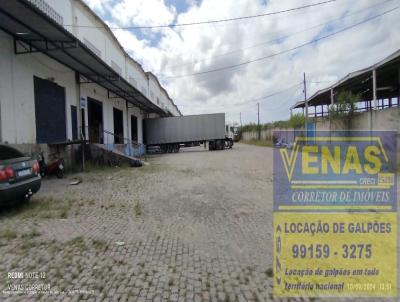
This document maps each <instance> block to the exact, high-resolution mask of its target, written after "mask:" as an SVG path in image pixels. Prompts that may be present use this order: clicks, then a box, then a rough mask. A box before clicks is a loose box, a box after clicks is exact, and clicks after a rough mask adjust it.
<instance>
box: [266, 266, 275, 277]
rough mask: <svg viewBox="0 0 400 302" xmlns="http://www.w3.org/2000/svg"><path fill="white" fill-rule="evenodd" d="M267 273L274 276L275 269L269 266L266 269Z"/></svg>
mask: <svg viewBox="0 0 400 302" xmlns="http://www.w3.org/2000/svg"><path fill="white" fill-rule="evenodd" d="M265 274H266V275H267V276H268V277H270V278H272V276H273V275H274V270H273V269H272V268H271V267H270V268H268V269H267V270H266V271H265Z"/></svg>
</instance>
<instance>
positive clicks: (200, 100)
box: [85, 0, 400, 124]
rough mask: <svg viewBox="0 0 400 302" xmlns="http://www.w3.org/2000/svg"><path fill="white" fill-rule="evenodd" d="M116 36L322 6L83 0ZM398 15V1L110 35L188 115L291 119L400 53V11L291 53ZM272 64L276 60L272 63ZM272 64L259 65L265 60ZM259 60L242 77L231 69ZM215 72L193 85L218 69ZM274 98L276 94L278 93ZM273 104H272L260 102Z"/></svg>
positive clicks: (227, 0) (281, 1) (275, 1)
mask: <svg viewBox="0 0 400 302" xmlns="http://www.w3.org/2000/svg"><path fill="white" fill-rule="evenodd" d="M85 2H86V3H87V4H88V5H89V6H90V7H91V8H92V9H93V10H94V11H95V12H96V13H97V14H98V15H99V16H100V17H101V18H102V19H103V20H104V21H106V23H107V24H109V25H110V27H113V28H121V27H124V28H126V27H134V26H148V25H168V24H171V23H189V22H199V21H200V22H201V21H209V20H218V19H227V18H236V17H242V16H251V15H258V14H265V13H269V12H276V11H282V10H286V9H290V8H294V7H299V6H303V5H308V4H312V3H317V2H322V0H223V1H222V0H85ZM398 5H399V2H398V0H357V1H354V0H336V1H335V2H332V3H327V4H323V5H320V6H315V7H310V8H306V9H302V10H298V11H292V12H287V13H282V14H276V15H270V16H264V17H259V18H252V19H246V20H240V21H231V22H222V23H214V24H202V25H195V26H184V27H173V28H171V27H169V28H152V29H113V32H114V34H115V36H116V37H117V39H118V40H119V42H120V43H121V45H122V46H123V47H124V49H125V50H126V51H127V52H128V53H129V54H130V55H131V56H132V58H134V59H135V60H137V61H138V62H139V63H140V64H142V66H143V68H144V69H145V71H151V72H153V73H154V74H155V75H157V76H158V78H159V80H160V82H161V83H162V85H163V86H164V87H165V88H166V89H167V91H168V93H169V95H170V96H171V97H172V99H173V100H174V102H175V104H176V105H177V106H178V107H179V109H180V110H181V112H182V113H183V114H184V115H187V114H201V113H213V112H225V113H226V119H227V121H229V122H237V123H239V122H240V116H241V118H242V123H243V124H246V123H250V122H257V102H259V103H260V122H261V123H266V122H271V121H277V120H284V119H287V118H289V115H290V111H289V108H290V107H291V106H292V105H293V104H294V103H296V102H297V101H300V100H302V99H304V95H303V86H302V85H301V84H300V83H301V82H302V81H303V73H304V72H305V73H306V81H307V94H308V95H311V94H313V93H315V92H316V91H317V90H318V89H323V88H326V87H328V86H330V85H331V84H332V83H334V82H335V81H337V80H339V79H340V78H342V77H344V76H345V75H346V74H348V73H350V72H352V71H355V70H358V69H361V68H364V67H368V66H370V65H372V64H374V63H376V62H378V61H380V60H382V59H383V58H385V57H386V56H388V55H390V54H391V53H393V52H395V51H396V50H398V49H400V35H399V34H398V30H396V28H400V27H399V26H400V9H398V10H395V11H393V12H390V13H388V14H386V15H384V16H382V17H379V18H376V19H374V20H372V21H369V22H366V23H364V24H362V25H360V26H356V27H354V28H352V29H350V30H347V31H344V32H342V33H339V34H337V35H334V36H332V37H330V38H327V39H323V40H319V41H317V42H315V43H312V44H310V45H307V46H305V47H301V48H297V49H295V50H293V51H288V50H289V49H291V48H296V46H298V45H301V44H304V43H307V42H310V41H313V40H315V39H318V38H320V37H323V36H326V35H329V34H331V33H334V32H336V31H339V30H341V29H343V28H345V27H348V26H351V25H353V24H356V23H358V22H361V21H363V20H365V19H368V18H370V17H372V16H375V15H377V14H380V13H383V12H385V11H388V10H390V9H392V8H395V7H397V6H398ZM277 53H282V54H280V55H275V54H277ZM271 55H274V56H272V57H271ZM264 57H269V58H265V59H262V60H259V59H260V58H264ZM252 60H256V61H255V62H253V63H250V64H244V65H241V66H239V67H237V68H229V69H224V68H225V67H227V66H232V65H235V64H240V63H243V62H248V61H252ZM221 68H222V70H220V71H217V72H209V73H206V74H200V75H193V74H194V73H199V72H200V73H201V72H207V71H210V70H215V69H221ZM281 91H283V92H282V93H279V94H275V93H276V92H281ZM271 94H274V96H273V97H269V98H263V97H264V96H268V95H271Z"/></svg>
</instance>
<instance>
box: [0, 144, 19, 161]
mask: <svg viewBox="0 0 400 302" xmlns="http://www.w3.org/2000/svg"><path fill="white" fill-rule="evenodd" d="M18 157H24V155H23V154H22V153H21V152H19V151H18V150H15V149H14V148H11V147H8V146H0V160H7V159H12V158H18Z"/></svg>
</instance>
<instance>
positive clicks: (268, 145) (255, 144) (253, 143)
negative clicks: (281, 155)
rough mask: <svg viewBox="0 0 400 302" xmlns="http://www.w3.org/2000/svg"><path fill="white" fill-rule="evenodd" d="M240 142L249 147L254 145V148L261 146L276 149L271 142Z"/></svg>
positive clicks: (254, 140) (253, 140)
mask: <svg viewBox="0 0 400 302" xmlns="http://www.w3.org/2000/svg"><path fill="white" fill-rule="evenodd" d="M240 142H241V143H244V144H247V145H254V146H259V147H274V143H273V142H272V141H270V140H262V139H261V140H258V139H252V140H249V141H240Z"/></svg>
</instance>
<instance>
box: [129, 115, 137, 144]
mask: <svg viewBox="0 0 400 302" xmlns="http://www.w3.org/2000/svg"><path fill="white" fill-rule="evenodd" d="M131 139H132V141H134V142H137V140H138V131H137V117H136V116H134V115H131Z"/></svg>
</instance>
